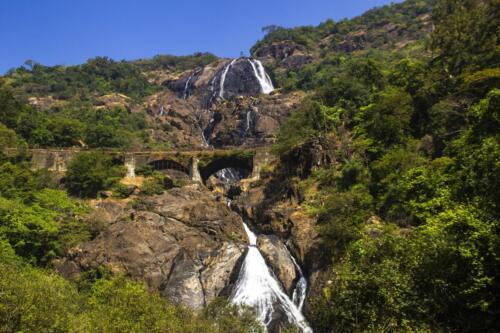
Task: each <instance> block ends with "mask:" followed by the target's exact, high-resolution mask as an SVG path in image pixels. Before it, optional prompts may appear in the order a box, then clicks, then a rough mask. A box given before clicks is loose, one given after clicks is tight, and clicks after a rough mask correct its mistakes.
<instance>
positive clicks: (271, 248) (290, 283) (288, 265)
mask: <svg viewBox="0 0 500 333" xmlns="http://www.w3.org/2000/svg"><path fill="white" fill-rule="evenodd" d="M257 247H258V248H259V250H260V252H261V253H262V255H263V256H264V258H265V259H266V262H267V263H268V265H269V266H270V267H271V269H272V270H273V272H274V275H275V276H276V277H277V278H278V280H279V281H280V282H281V283H282V285H283V288H284V289H285V292H286V293H287V294H288V295H290V296H291V295H292V292H293V287H294V286H295V282H296V281H297V279H298V278H299V272H298V271H297V268H296V267H295V264H294V263H293V261H292V259H291V257H290V254H289V252H288V250H287V248H286V246H285V244H283V242H282V241H281V240H280V239H279V238H278V236H275V235H260V236H259V237H258V238H257Z"/></svg>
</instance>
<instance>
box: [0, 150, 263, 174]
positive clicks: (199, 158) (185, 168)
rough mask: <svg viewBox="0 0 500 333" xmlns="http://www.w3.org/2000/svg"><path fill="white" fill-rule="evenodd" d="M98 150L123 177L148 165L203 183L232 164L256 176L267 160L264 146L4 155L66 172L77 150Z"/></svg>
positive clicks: (28, 151)
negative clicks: (122, 170) (121, 168)
mask: <svg viewBox="0 0 500 333" xmlns="http://www.w3.org/2000/svg"><path fill="white" fill-rule="evenodd" d="M83 152H101V153H103V154H105V155H108V156H111V157H112V158H113V159H114V160H115V161H117V162H118V163H122V164H123V165H125V166H126V167H127V176H128V177H135V170H136V168H138V167H141V166H145V165H150V166H152V167H153V168H154V169H155V170H168V169H171V170H177V171H181V172H184V173H185V174H187V175H188V176H189V177H190V178H191V179H192V180H194V181H200V182H203V183H204V182H205V181H206V180H207V179H208V178H209V177H210V176H211V175H213V174H214V173H216V172H217V171H219V170H222V169H225V168H229V167H233V168H236V169H242V170H245V171H246V172H247V173H248V174H251V175H252V178H258V177H259V175H260V170H261V168H262V166H263V165H264V164H266V163H268V162H269V160H270V158H271V154H270V153H269V148H268V147H257V148H239V147H238V148H228V149H215V150H208V149H207V150H193V151H187V150H177V151H176V150H164V151H163V150H162V151H155V150H142V151H123V150H116V149H78V148H63V149H57V148H48V149H16V148H7V149H5V150H4V153H5V154H6V155H7V156H16V155H19V154H24V155H27V156H28V157H29V158H30V160H31V165H32V168H33V169H34V170H39V169H47V170H49V171H54V172H61V173H64V172H66V170H67V168H68V165H69V163H70V162H71V161H72V160H73V159H74V158H75V157H76V156H77V155H78V154H80V153H83Z"/></svg>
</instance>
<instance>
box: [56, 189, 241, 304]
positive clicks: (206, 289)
mask: <svg viewBox="0 0 500 333" xmlns="http://www.w3.org/2000/svg"><path fill="white" fill-rule="evenodd" d="M106 209H107V208H106ZM110 209H112V211H110V213H113V212H118V214H117V216H116V219H113V220H109V221H108V222H109V225H108V226H107V227H106V228H105V231H104V232H102V233H101V234H100V235H99V236H98V237H97V238H96V239H95V240H93V241H91V242H89V243H86V244H83V245H81V246H80V247H79V248H76V249H72V250H71V251H70V253H69V255H68V257H67V258H66V259H64V260H62V261H60V262H58V263H57V265H56V266H57V268H58V269H59V271H60V272H61V273H62V274H63V275H65V276H67V277H69V278H72V277H73V278H74V277H76V276H77V274H78V273H79V272H80V271H85V270H88V269H95V268H98V267H101V266H106V267H109V268H111V269H112V270H113V271H114V272H116V273H119V272H123V273H126V274H128V275H129V276H131V277H132V278H134V279H137V280H142V281H145V282H146V283H147V284H148V285H149V287H150V288H151V289H152V290H158V291H160V293H161V294H162V295H163V296H165V297H167V298H168V299H170V300H171V301H173V302H175V303H177V304H182V305H185V306H189V307H190V308H192V309H196V310H198V309H201V308H202V307H203V306H205V305H206V304H207V303H209V302H210V301H211V300H213V299H214V298H215V297H217V296H220V295H222V294H224V293H228V292H229V291H228V288H230V286H231V285H232V283H233V282H234V281H233V280H234V279H235V278H234V276H235V275H237V273H238V271H239V265H240V264H239V262H240V261H241V260H240V259H241V258H242V256H243V254H244V253H245V248H246V246H245V242H246V236H245V232H244V230H243V227H242V221H241V218H240V217H239V216H238V215H237V214H236V213H234V212H232V211H231V210H229V208H228V207H227V204H225V203H222V202H218V201H216V200H215V198H214V196H213V195H212V194H211V192H209V191H208V190H207V189H206V188H205V187H203V186H201V185H189V186H185V187H183V188H176V189H172V190H169V191H167V192H165V193H164V194H161V195H156V196H152V197H146V198H144V201H143V207H140V208H137V209H135V210H134V209H130V208H126V207H121V208H119V209H118V207H114V206H113V207H110ZM232 279H233V280H232Z"/></svg>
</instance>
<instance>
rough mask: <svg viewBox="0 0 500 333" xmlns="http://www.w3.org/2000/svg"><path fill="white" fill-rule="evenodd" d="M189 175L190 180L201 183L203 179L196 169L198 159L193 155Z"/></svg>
mask: <svg viewBox="0 0 500 333" xmlns="http://www.w3.org/2000/svg"><path fill="white" fill-rule="evenodd" d="M189 176H190V177H191V180H192V181H195V182H200V183H203V179H202V178H201V175H200V170H199V169H198V159H197V158H196V157H193V158H192V159H191V162H190V165H189Z"/></svg>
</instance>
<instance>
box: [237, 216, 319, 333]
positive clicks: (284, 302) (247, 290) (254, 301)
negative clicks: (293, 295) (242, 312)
mask: <svg viewBox="0 0 500 333" xmlns="http://www.w3.org/2000/svg"><path fill="white" fill-rule="evenodd" d="M243 227H244V228H245V232H246V234H247V236H248V240H249V246H248V252H247V255H246V257H245V261H244V262H243V265H242V267H241V271H240V274H239V277H238V281H237V283H236V287H235V289H234V291H233V295H232V297H231V300H232V302H233V303H235V304H243V305H248V306H251V307H253V308H255V310H256V312H257V316H258V319H259V320H260V322H262V323H263V324H264V325H266V326H267V325H269V324H270V323H271V321H272V320H273V314H274V313H275V312H276V311H278V310H281V311H282V312H283V313H284V314H285V315H286V317H287V320H288V322H289V323H290V324H294V325H296V326H297V327H298V328H300V329H301V331H302V332H303V333H312V329H311V328H310V327H309V325H308V324H307V323H306V321H305V318H304V316H303V315H302V313H301V312H300V310H299V308H298V307H297V306H296V305H295V304H294V303H293V302H292V300H291V299H290V298H289V297H288V295H286V294H285V292H283V290H282V289H281V286H280V284H279V283H278V281H277V280H276V279H275V278H274V277H273V275H272V274H271V273H270V271H269V268H268V267H267V265H266V262H265V260H264V258H263V257H262V254H261V253H260V251H259V249H258V248H257V236H256V235H255V234H254V233H253V232H252V231H251V230H250V229H249V228H248V226H247V225H246V224H245V223H243Z"/></svg>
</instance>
